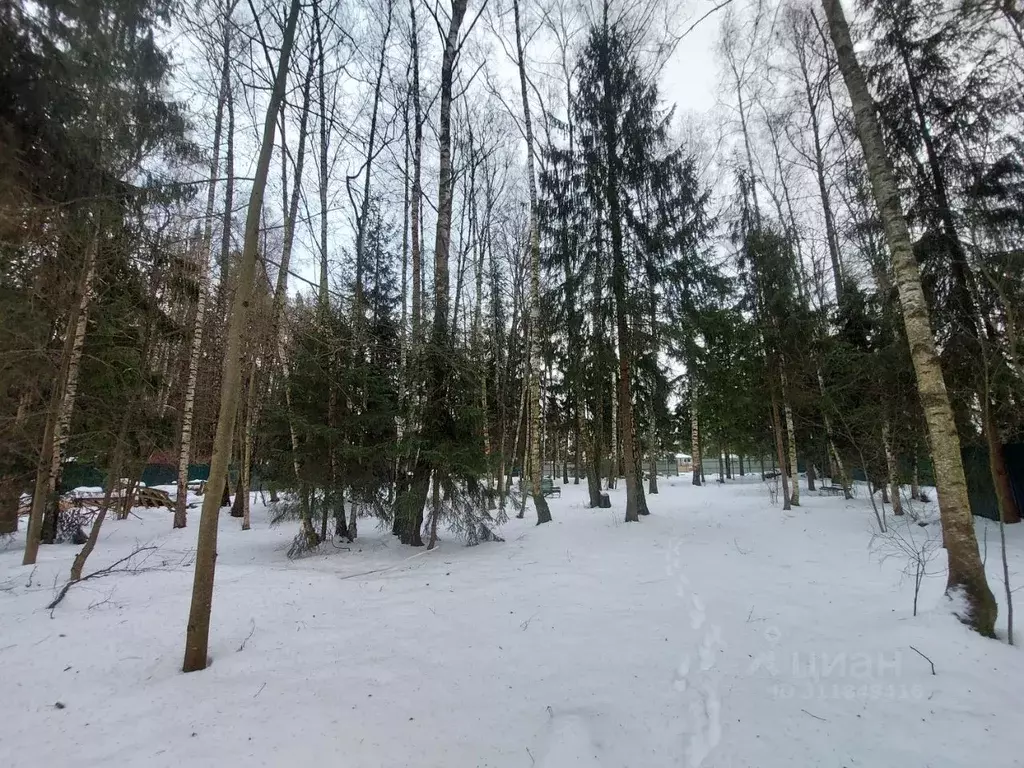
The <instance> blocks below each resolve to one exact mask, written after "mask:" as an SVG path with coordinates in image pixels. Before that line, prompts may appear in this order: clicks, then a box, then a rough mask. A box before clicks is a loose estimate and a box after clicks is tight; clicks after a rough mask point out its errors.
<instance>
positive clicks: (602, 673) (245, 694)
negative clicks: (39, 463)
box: [0, 478, 1024, 768]
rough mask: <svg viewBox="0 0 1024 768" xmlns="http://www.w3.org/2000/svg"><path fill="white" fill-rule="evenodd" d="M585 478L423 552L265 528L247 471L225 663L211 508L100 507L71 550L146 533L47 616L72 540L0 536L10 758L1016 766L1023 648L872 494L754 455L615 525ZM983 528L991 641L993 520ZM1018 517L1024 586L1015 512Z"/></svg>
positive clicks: (617, 505)
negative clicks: (913, 550)
mask: <svg viewBox="0 0 1024 768" xmlns="http://www.w3.org/2000/svg"><path fill="white" fill-rule="evenodd" d="M709 479H710V478H709ZM584 488H585V486H582V485H581V486H572V485H569V486H566V487H565V488H564V490H563V495H562V498H561V499H553V500H552V502H551V509H552V514H553V515H554V518H555V521H554V523H552V524H550V525H546V526H541V527H536V526H534V525H533V521H532V520H531V517H532V513H531V511H530V510H528V511H527V519H526V520H515V519H513V520H511V521H510V522H509V524H508V525H506V526H505V527H504V530H503V535H504V536H505V539H506V540H505V542H503V543H491V544H483V545H480V546H478V547H473V548H466V547H464V546H461V545H460V543H459V542H457V541H454V540H451V539H447V540H443V541H442V543H441V545H440V547H439V548H438V549H437V550H435V551H433V552H426V551H423V550H412V549H409V548H406V547H402V546H401V545H399V544H398V543H397V542H396V541H395V540H394V539H393V538H392V537H391V536H390V535H389V534H387V533H385V532H380V531H376V530H374V529H373V526H372V524H371V522H370V521H363V522H362V525H361V526H360V533H361V538H360V539H359V540H358V541H357V542H356V543H355V544H353V545H352V547H351V549H348V548H347V547H344V548H333V547H328V549H330V550H331V551H329V552H327V553H323V554H319V555H315V556H312V557H308V558H305V559H302V560H298V561H289V560H287V559H286V557H285V552H286V550H287V548H288V545H289V543H290V541H291V538H292V536H293V534H294V531H295V527H294V524H293V523H289V524H285V525H283V526H280V527H274V528H271V527H269V525H268V523H267V512H266V510H265V509H264V508H263V507H262V506H260V505H259V498H258V497H256V504H255V505H254V509H253V530H251V531H249V532H242V531H240V530H239V521H238V520H236V519H233V518H231V517H229V516H228V515H227V514H224V515H223V516H222V518H221V529H220V543H219V555H218V562H217V582H216V593H215V599H214V609H213V629H212V637H211V654H212V657H213V663H212V665H211V666H210V667H209V669H207V670H206V671H204V672H199V673H194V674H190V675H184V674H182V673H181V672H180V666H181V659H182V652H183V640H184V629H185V621H186V617H187V614H188V606H189V596H190V590H191V582H192V569H191V552H192V549H193V547H194V545H195V535H196V529H197V526H196V522H197V520H198V510H193V512H192V519H191V521H190V526H189V528H187V529H186V530H183V531H172V530H171V518H170V513H169V512H168V511H166V510H137V514H138V517H130V518H129V519H128V520H125V521H115V520H109V521H108V522H107V524H106V528H105V531H104V535H103V536H102V537H101V541H100V544H99V546H98V547H97V551H96V552H95V554H94V555H93V557H92V558H91V560H90V563H89V565H88V566H87V567H86V573H89V572H91V571H94V570H96V569H99V568H102V567H104V566H106V565H108V564H110V563H111V562H113V561H115V560H118V559H120V558H122V557H124V556H125V555H127V554H128V553H130V552H131V551H132V550H133V549H134V548H136V547H137V546H139V545H143V544H149V545H152V546H155V547H157V549H155V550H152V551H150V552H148V557H147V558H146V559H145V561H144V562H143V563H142V568H141V569H140V570H139V571H138V572H136V573H133V574H129V573H118V574H115V575H111V576H108V577H105V578H100V579H94V580H92V581H89V582H86V583H83V584H80V585H78V586H76V587H74V588H73V589H71V591H70V592H69V594H68V596H67V598H66V599H65V600H64V601H63V602H62V603H61V604H60V605H59V606H58V607H57V608H56V609H55V610H54V611H53V615H52V616H51V614H50V612H49V611H47V610H46V609H45V605H46V604H47V603H48V602H49V601H50V600H51V599H52V597H53V595H54V591H55V588H56V587H59V586H60V585H61V584H63V582H64V581H65V579H66V577H67V573H68V569H69V567H70V563H71V559H72V557H73V555H74V552H75V551H76V550H77V547H72V546H70V545H67V546H60V545H58V546H49V547H43V548H42V550H41V554H40V563H39V565H38V567H36V568H31V567H22V566H21V565H20V562H21V544H22V538H21V537H20V536H19V537H16V538H15V539H14V540H13V541H10V542H8V543H7V544H6V546H4V545H0V681H2V682H0V766H5V768H15V766H18V767H26V768H28V767H30V766H31V767H34V766H47V767H48V768H61V767H62V766H76V768H77V767H78V766H104V767H105V768H112V767H113V766H118V767H120V766H133V767H134V766H141V767H142V768H150V767H152V766H175V768H177V767H179V766H188V767H189V768H197V767H199V766H217V767H218V768H229V767H233V766H286V767H287V768H296V767H298V766H323V767H324V768H327V767H328V766H331V767H333V766H346V767H351V768H372V767H375V766H380V768H398V767H400V766H415V767H417V768H418V767H420V766H437V767H438V768H441V767H442V766H443V767H444V768H463V767H467V768H468V767H471V766H492V767H500V768H506V767H507V768H519V767H520V766H521V767H522V768H528V767H530V766H542V767H543V768H571V767H572V766H587V767H588V768H590V767H596V766H601V767H602V768H611V767H613V766H614V767H621V768H643V767H645V766H652V767H661V766H682V767H684V768H697V767H698V766H702V767H706V768H712V767H715V766H720V767H724V766H730V767H733V766H735V767H736V768H746V767H748V766H749V767H752V768H777V767H781V766H799V767H800V768H809V767H811V766H830V767H831V766H835V767H836V768H854V767H855V766H867V767H868V768H884V767H886V766H894V767H896V766H898V767H899V768H923V767H924V766H930V767H931V768H938V767H939V766H974V765H982V764H984V765H987V766H995V767H997V768H1001V767H1002V766H1015V765H1017V766H1019V765H1024V729H1022V728H1021V727H1020V724H1019V720H1020V712H1019V705H1020V702H1021V700H1022V699H1021V684H1022V681H1024V655H1022V652H1021V650H1019V649H1018V648H1011V647H1009V646H1008V645H1006V644H1005V642H997V641H992V640H984V639H982V638H980V637H978V636H976V635H974V634H972V633H970V632H969V631H968V630H967V629H965V628H964V627H962V626H961V625H960V624H958V623H957V621H956V620H955V619H954V618H952V617H951V616H950V614H949V613H948V607H947V605H946V601H945V600H944V599H943V598H942V589H943V584H944V579H943V577H942V576H941V575H935V576H929V577H926V578H925V580H924V584H923V587H922V593H921V598H920V611H919V615H918V616H917V617H914V616H912V604H913V591H914V587H913V581H914V579H913V577H912V576H911V577H909V578H908V577H907V576H905V575H904V574H903V571H904V569H905V568H906V565H907V557H906V555H897V556H892V552H893V551H896V550H898V549H899V547H895V546H893V545H892V544H891V543H890V544H888V545H883V544H882V543H881V542H879V541H878V540H877V539H876V540H875V541H874V542H872V528H873V525H874V523H873V514H872V512H871V506H870V504H869V503H868V501H867V500H866V498H864V495H865V494H864V493H863V491H862V492H861V498H859V499H857V500H854V501H852V502H847V501H843V500H842V499H841V498H834V497H831V498H826V497H819V496H817V495H815V494H813V493H808V492H807V491H806V490H804V492H803V496H804V498H803V502H804V505H803V506H802V507H801V508H800V509H795V510H793V511H792V512H787V513H784V512H782V511H781V509H780V508H778V507H777V506H772V505H771V504H770V502H769V498H768V493H767V491H766V489H765V486H764V485H763V484H762V483H760V482H759V481H756V480H754V479H753V478H748V479H747V482H735V483H730V484H727V485H725V486H721V485H716V484H714V483H711V484H710V485H708V486H706V487H704V488H693V487H692V486H690V485H689V483H688V479H687V478H672V479H670V480H667V481H666V480H665V479H664V478H663V479H662V480H661V490H662V492H661V494H659V495H657V496H651V497H650V498H649V502H650V507H651V511H652V513H653V514H652V515H651V516H650V517H649V518H645V519H643V520H642V521H641V522H640V523H639V524H630V525H626V524H625V523H623V522H622V521H621V519H622V503H623V498H622V491H621V490H620V491H612V499H613V504H614V508H613V509H611V510H588V509H585V508H584ZM901 525H903V526H904V527H903V528H902V529H901V530H902V531H903V533H904V536H909V535H910V534H911V533H912V534H913V536H914V540H915V541H918V542H920V541H924V540H925V537H927V536H937V535H938V530H937V527H936V526H932V527H929V528H918V527H916V526H910V527H907V526H906V525H905V524H901ZM978 529H979V537H980V538H981V539H982V540H983V541H984V542H985V544H984V546H985V547H986V549H987V567H988V571H989V575H990V582H991V584H992V588H993V590H994V591H995V592H996V593H997V597H998V598H999V600H1000V627H1001V631H1002V632H1003V634H1004V639H1005V626H1006V624H1005V622H1006V610H1005V605H1004V604H1003V603H1004V601H1003V594H1002V591H1003V587H1002V581H1001V576H1000V574H1001V562H1000V547H999V536H998V529H997V527H995V526H994V525H993V524H991V523H986V522H985V521H979V522H978ZM1008 534H1009V549H1010V557H1011V572H1012V574H1013V575H1011V580H1013V579H1014V578H1016V579H1017V580H1018V581H1019V582H1020V583H1022V584H1024V528H1022V527H1021V526H1016V527H1015V528H1013V529H1010V530H1008ZM886 553H889V554H890V556H889V557H885V555H886ZM943 557H944V556H943V553H942V550H941V549H938V550H937V551H936V553H935V559H934V560H933V561H932V562H931V563H930V564H929V565H928V570H929V572H938V571H941V570H942V562H941V561H942V559H943ZM1022 634H1024V633H1020V632H1018V637H1019V639H1024V638H1021V637H1020V636H1021V635H1022ZM914 649H917V650H916V651H915V650H914ZM918 651H919V652H920V654H923V656H927V657H928V658H930V659H931V661H932V662H933V663H934V665H935V674H934V675H933V674H932V670H931V666H930V664H929V662H928V660H926V659H925V658H924V657H923V656H922V655H919V653H918Z"/></svg>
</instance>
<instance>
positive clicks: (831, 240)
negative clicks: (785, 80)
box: [794, 26, 843, 306]
mask: <svg viewBox="0 0 1024 768" xmlns="http://www.w3.org/2000/svg"><path fill="white" fill-rule="evenodd" d="M794 33H795V36H796V37H797V40H796V41H795V42H796V54H797V63H798V64H799V66H800V75H801V79H802V80H803V85H804V96H805V98H806V99H807V111H808V113H809V114H810V118H811V125H810V128H811V138H812V140H813V144H814V173H815V179H816V180H817V182H818V196H819V198H820V199H821V210H822V213H823V215H824V218H825V240H826V242H827V244H828V255H829V258H830V260H831V262H832V279H833V281H834V283H835V291H836V304H838V305H839V306H842V304H843V267H842V258H841V256H840V253H839V236H838V234H837V232H836V224H835V216H834V215H833V212H832V202H831V200H830V199H829V194H828V183H827V181H826V180H825V151H824V148H823V146H822V140H821V125H820V120H819V118H818V99H817V98H815V95H814V86H813V84H812V83H811V74H810V67H809V63H808V60H807V52H808V47H807V42H808V41H807V38H806V37H805V36H804V35H803V34H802V31H800V30H797V29H796V28H795V26H794Z"/></svg>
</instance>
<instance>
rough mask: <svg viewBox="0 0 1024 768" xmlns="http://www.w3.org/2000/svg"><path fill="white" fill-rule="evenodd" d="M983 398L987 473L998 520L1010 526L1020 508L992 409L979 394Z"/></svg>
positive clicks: (1018, 515) (1017, 517)
mask: <svg viewBox="0 0 1024 768" xmlns="http://www.w3.org/2000/svg"><path fill="white" fill-rule="evenodd" d="M981 394H982V397H984V398H985V401H986V402H985V406H984V408H983V411H984V416H985V422H984V424H983V425H982V426H983V430H982V431H983V432H984V433H985V444H986V446H987V447H988V464H989V473H990V474H991V475H992V485H993V487H994V488H995V491H996V500H997V501H998V503H999V509H1000V512H999V515H1000V519H1001V520H1002V521H1003V522H1004V523H1006V524H1008V525H1010V524H1014V523H1019V522H1020V508H1019V507H1018V506H1017V499H1016V498H1015V497H1014V495H1013V485H1012V483H1011V482H1010V473H1009V472H1008V471H1007V468H1006V455H1005V453H1004V451H1003V443H1002V440H1001V439H1000V438H999V430H998V429H997V428H996V425H995V420H994V419H993V418H992V408H991V406H990V405H989V403H988V394H987V393H984V392H983V393H981Z"/></svg>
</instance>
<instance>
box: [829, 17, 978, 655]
mask: <svg viewBox="0 0 1024 768" xmlns="http://www.w3.org/2000/svg"><path fill="white" fill-rule="evenodd" d="M822 6H823V8H824V11H825V16H826V17H827V19H828V25H829V32H830V34H831V37H832V42H833V44H834V46H835V49H836V55H837V60H838V64H839V69H840V72H841V73H842V75H843V80H844V81H845V82H846V87H847V89H848V91H849V93H850V100H851V103H852V104H853V110H854V119H855V125H856V129H857V135H858V138H859V139H860V143H861V146H862V148H863V150H864V155H865V160H866V161H867V166H868V175H869V177H870V180H871V188H872V192H873V193H874V197H875V202H876V204H877V205H878V209H879V213H880V215H881V217H882V221H883V224H884V226H885V234H886V241H887V243H888V245H889V252H890V254H891V256H892V261H893V267H894V271H895V274H896V285H897V287H898V289H899V295H900V304H901V307H902V310H903V321H904V325H905V327H906V332H907V340H908V342H909V344H910V350H911V359H912V361H913V364H914V373H915V375H916V377H917V388H918V392H919V395H920V399H921V405H922V407H923V409H924V414H925V421H926V423H927V425H928V435H929V441H930V443H931V449H932V457H933V460H934V463H935V482H936V490H937V492H938V496H939V510H940V514H941V517H942V528H943V538H944V541H945V545H946V554H947V558H948V564H949V572H948V578H947V582H946V591H947V594H949V595H950V596H951V597H952V596H955V595H958V594H960V595H962V596H963V598H964V600H965V605H964V606H963V607H962V608H958V611H959V618H960V619H961V620H962V621H964V622H965V623H967V624H969V625H970V626H971V627H972V628H973V629H974V630H976V631H977V632H979V633H980V634H982V635H985V636H987V637H993V636H994V635H995V621H996V615H997V612H998V606H997V604H996V601H995V597H994V596H993V594H992V591H991V590H990V589H989V586H988V582H987V580H986V578H985V569H984V566H983V564H982V562H981V556H980V554H979V552H978V542H977V538H976V536H975V533H974V521H973V518H972V516H971V508H970V501H969V499H968V495H967V480H966V477H965V474H964V468H963V461H962V458H961V455H960V439H959V436H958V435H957V431H956V424H955V422H954V420H953V409H952V406H951V405H950V401H949V395H948V394H947V392H946V385H945V382H944V381H943V378H942V368H941V365H940V363H939V358H938V354H937V353H936V349H935V340H934V338H933V337H932V331H931V326H930V318H929V314H928V305H927V303H926V301H925V297H924V291H923V289H922V287H921V276H920V273H919V271H918V266H917V262H916V261H915V259H914V252H913V248H912V246H911V241H910V232H909V230H908V228H907V222H906V219H905V218H904V215H903V209H902V207H901V204H900V197H899V188H898V187H897V185H896V180H895V178H894V174H893V170H892V165H891V161H890V159H889V157H888V154H887V152H886V147H885V143H884V141H883V139H882V133H881V129H880V127H879V124H878V117H877V115H876V112H875V104H874V102H873V100H872V98H871V94H870V93H869V91H868V86H867V81H866V80H865V77H864V73H863V72H862V70H861V68H860V64H859V63H858V61H857V56H856V54H855V52H854V49H853V40H852V39H851V37H850V30H849V27H848V25H847V23H846V17H845V15H844V13H843V8H842V5H841V4H840V0H822Z"/></svg>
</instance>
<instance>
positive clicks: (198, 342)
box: [174, 0, 235, 528]
mask: <svg viewBox="0 0 1024 768" xmlns="http://www.w3.org/2000/svg"><path fill="white" fill-rule="evenodd" d="M234 3H235V0H230V2H229V3H228V7H227V10H226V12H225V16H224V18H223V20H222V23H223V25H224V28H223V30H222V33H221V69H220V90H219V92H218V94H217V116H216V118H215V119H214V123H213V152H212V155H211V158H210V184H209V189H208V190H207V194H206V217H205V227H204V230H203V242H202V245H201V246H200V248H199V263H198V265H197V267H198V270H199V295H198V297H197V299H196V316H195V325H194V326H193V328H192V344H191V346H190V349H189V357H188V377H187V379H186V383H185V402H184V405H183V408H182V411H181V436H180V440H179V443H178V445H179V448H178V491H177V495H176V497H175V500H174V527H175V528H184V527H185V525H186V523H187V522H188V465H189V460H190V459H191V455H192V418H193V414H194V413H195V403H196V383H197V381H198V379H199V359H200V357H201V356H202V350H203V330H204V329H205V327H206V302H207V297H208V296H209V293H210V249H211V247H212V246H213V206H214V203H215V201H216V197H217V172H218V170H219V169H220V142H221V135H222V133H223V129H224V110H225V107H226V105H227V101H228V98H229V97H230V93H231V83H230V77H231V30H232V29H233V28H234V27H233V24H232V22H231V13H232V11H233V10H234ZM232 127H233V126H232Z"/></svg>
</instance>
